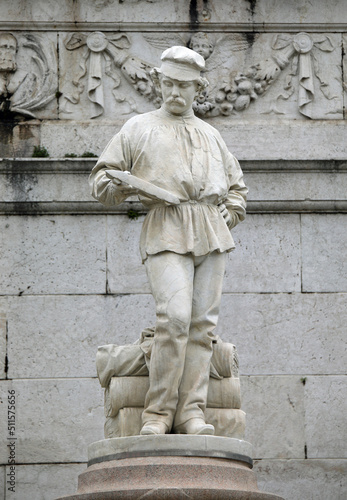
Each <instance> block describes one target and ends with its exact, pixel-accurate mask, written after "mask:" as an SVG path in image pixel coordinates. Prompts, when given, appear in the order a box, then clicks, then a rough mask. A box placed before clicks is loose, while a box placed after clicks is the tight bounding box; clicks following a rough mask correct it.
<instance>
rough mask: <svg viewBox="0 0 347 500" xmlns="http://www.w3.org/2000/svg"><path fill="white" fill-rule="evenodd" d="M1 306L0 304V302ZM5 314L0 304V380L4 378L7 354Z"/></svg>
mask: <svg viewBox="0 0 347 500" xmlns="http://www.w3.org/2000/svg"><path fill="white" fill-rule="evenodd" d="M0 304H1V302H0ZM6 320H7V316H6V312H5V311H4V310H3V309H2V304H1V305H0V353H1V354H0V378H5V377H6V373H5V363H6V352H7V339H6V335H7V325H6Z"/></svg>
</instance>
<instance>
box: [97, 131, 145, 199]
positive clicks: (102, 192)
mask: <svg viewBox="0 0 347 500" xmlns="http://www.w3.org/2000/svg"><path fill="white" fill-rule="evenodd" d="M131 166H132V160H131V149H130V144H129V140H128V138H127V136H126V135H125V134H124V133H122V132H119V133H118V134H116V135H115V136H114V137H113V138H112V139H111V141H110V142H109V143H108V144H107V146H106V148H105V149H104V151H103V152H102V153H101V156H100V158H99V160H98V161H97V163H96V165H95V166H94V168H93V170H92V172H91V174H90V176H89V185H90V188H91V195H92V196H93V197H94V198H96V199H97V200H99V201H100V203H102V204H103V205H106V206H111V205H119V203H122V201H124V200H125V199H126V198H128V197H129V196H131V195H133V194H136V190H134V189H132V188H130V187H127V186H124V185H120V186H118V185H116V184H115V183H113V182H112V180H111V179H109V178H108V177H107V176H106V174H105V170H112V169H114V170H122V171H125V170H128V171H130V169H131Z"/></svg>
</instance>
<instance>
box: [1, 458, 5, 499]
mask: <svg viewBox="0 0 347 500" xmlns="http://www.w3.org/2000/svg"><path fill="white" fill-rule="evenodd" d="M5 488H6V467H5V466H0V491H2V492H3V494H4V498H5V495H6V493H5V491H6V490H5Z"/></svg>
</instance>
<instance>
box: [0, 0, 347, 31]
mask: <svg viewBox="0 0 347 500" xmlns="http://www.w3.org/2000/svg"><path fill="white" fill-rule="evenodd" d="M3 3H4V6H3V17H2V20H3V21H13V20H16V21H28V22H29V21H31V20H35V21H47V20H48V21H51V22H55V23H56V22H61V21H66V22H68V21H70V22H85V21H93V22H100V21H106V22H107V21H109V20H110V19H115V22H116V23H118V22H127V23H128V22H129V21H132V22H141V23H148V22H149V23H150V22H178V23H179V22H187V23H188V22H190V23H191V22H195V18H194V16H195V15H196V16H197V20H198V21H199V22H202V21H205V22H207V21H211V22H221V23H225V22H226V21H227V20H229V22H231V23H232V24H234V23H252V24H253V23H261V24H262V25H264V24H265V26H266V25H268V24H270V25H271V24H272V23H280V24H282V23H283V19H285V20H286V28H287V25H290V24H293V23H298V24H304V25H305V24H307V23H308V24H314V23H324V24H327V25H328V26H329V23H343V22H346V21H347V19H346V14H345V9H344V3H343V0H333V1H332V2H331V3H330V4H329V5H327V4H326V3H325V2H319V3H318V6H317V4H316V5H311V4H307V3H306V2H305V0H299V1H298V2H296V3H295V8H293V6H292V4H288V5H283V3H282V2H279V1H276V0H273V1H271V2H268V1H266V0H258V1H257V2H256V4H254V5H253V4H249V3H245V2H243V1H242V0H238V1H237V2H234V3H233V4H232V5H229V4H228V3H225V2H224V1H223V0H214V2H213V6H212V8H211V6H207V7H206V5H205V4H201V5H200V4H199V3H197V4H195V5H196V7H195V8H193V10H192V8H191V7H190V4H187V2H185V1H184V0H177V1H176V2H175V3H174V4H173V3H172V2H171V1H170V0H147V1H145V0H124V2H121V3H118V2H117V1H115V0H97V1H93V0H88V1H81V0H78V1H76V2H74V3H73V4H71V2H69V1H68V0H64V1H63V2H61V4H60V5H59V6H58V5H56V4H54V3H50V4H49V5H48V4H47V2H45V1H44V0H38V1H36V2H34V3H29V4H28V5H27V4H25V6H24V7H23V5H22V3H21V1H20V0H14V1H12V2H11V1H10V0H4V2H3Z"/></svg>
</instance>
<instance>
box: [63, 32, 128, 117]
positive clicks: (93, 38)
mask: <svg viewBox="0 0 347 500" xmlns="http://www.w3.org/2000/svg"><path fill="white" fill-rule="evenodd" d="M84 45H87V50H86V51H85V53H84V55H83V57H82V60H81V62H80V67H81V72H80V73H79V74H78V76H77V78H76V79H74V80H73V82H72V83H73V84H74V86H75V87H76V92H74V93H72V94H70V95H65V98H66V99H67V100H68V101H70V102H72V103H73V104H77V103H78V102H79V99H80V94H81V93H82V92H83V90H84V85H83V84H82V83H81V80H82V78H83V77H84V76H85V75H86V73H88V81H87V91H88V99H89V100H90V101H91V102H92V103H93V111H92V114H91V118H97V117H98V116H100V115H102V114H103V112H104V89H103V84H102V60H103V59H105V61H106V63H105V66H106V70H105V72H106V74H107V75H110V74H111V71H110V65H111V60H113V61H114V62H115V64H116V65H117V66H119V65H120V64H121V62H122V59H124V57H123V58H121V57H120V52H119V50H117V49H120V50H123V49H126V48H129V47H130V41H129V39H128V37H127V36H126V35H123V34H117V35H113V36H112V37H110V38H107V37H106V36H105V35H104V34H103V33H101V32H100V31H95V32H94V33H90V34H89V35H88V36H87V35H85V34H83V33H72V35H71V36H70V37H69V38H68V39H67V41H66V42H65V47H66V48H67V49H68V50H75V49H77V48H79V47H82V46H84ZM110 56H111V57H110ZM87 61H88V62H89V64H88V67H87ZM112 79H113V81H114V88H113V90H114V89H115V88H117V87H118V86H119V84H120V79H119V77H118V76H115V75H113V76H112ZM65 112H69V111H67V110H65Z"/></svg>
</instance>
